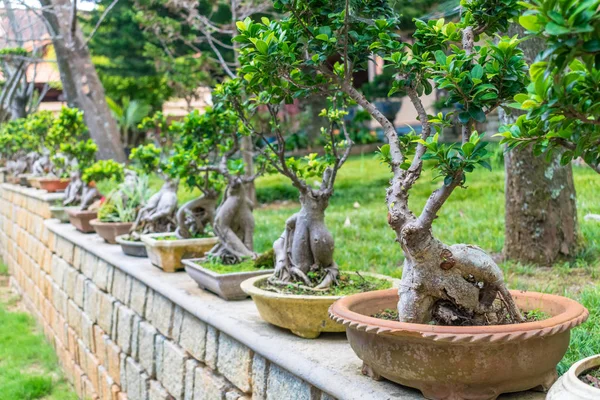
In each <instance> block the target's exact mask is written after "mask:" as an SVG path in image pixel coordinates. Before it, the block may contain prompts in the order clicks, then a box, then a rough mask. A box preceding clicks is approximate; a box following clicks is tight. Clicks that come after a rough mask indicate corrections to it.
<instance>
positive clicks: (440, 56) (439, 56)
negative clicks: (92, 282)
mask: <svg viewBox="0 0 600 400" xmlns="http://www.w3.org/2000/svg"><path fill="white" fill-rule="evenodd" d="M446 59H447V58H446V54H444V52H443V51H441V50H438V51H436V52H435V61H437V63H438V64H440V65H446Z"/></svg>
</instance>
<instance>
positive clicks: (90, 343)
mask: <svg viewBox="0 0 600 400" xmlns="http://www.w3.org/2000/svg"><path fill="white" fill-rule="evenodd" d="M81 340H83V343H85V345H86V346H87V348H88V349H90V351H91V352H93V353H95V352H96V342H95V340H94V322H93V321H92V320H91V319H90V317H88V316H87V314H86V313H81Z"/></svg>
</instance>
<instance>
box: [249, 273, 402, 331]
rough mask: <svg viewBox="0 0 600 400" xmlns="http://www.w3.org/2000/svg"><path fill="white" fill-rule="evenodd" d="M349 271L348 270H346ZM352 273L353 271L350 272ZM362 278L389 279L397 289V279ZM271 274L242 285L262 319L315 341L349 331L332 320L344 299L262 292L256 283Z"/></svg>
mask: <svg viewBox="0 0 600 400" xmlns="http://www.w3.org/2000/svg"><path fill="white" fill-rule="evenodd" d="M344 272H346V271H344ZM346 273H351V272H346ZM361 274H362V275H367V276H372V277H376V278H380V279H387V280H389V281H391V282H392V285H393V286H394V287H397V286H398V283H399V281H398V280H397V279H393V278H390V277H389V276H384V275H378V274H371V273H366V272H361ZM269 277H270V275H267V276H265V275H262V276H257V277H254V278H250V279H247V280H245V281H244V282H242V284H241V288H242V290H243V291H244V292H246V294H248V295H250V296H251V297H252V300H254V303H256V308H258V312H259V314H260V316H261V317H262V319H264V320H265V321H267V322H268V323H270V324H273V325H277V326H279V327H281V328H286V329H289V330H290V331H292V333H293V334H295V335H297V336H300V337H303V338H306V339H314V338H316V337H318V336H319V335H320V334H321V332H344V331H345V330H346V328H345V327H344V326H343V325H340V324H338V323H336V322H334V321H332V320H331V319H330V318H329V315H328V309H329V307H330V306H331V305H332V304H333V303H334V302H335V301H337V300H339V299H340V298H342V297H343V296H310V295H293V294H281V293H275V292H270V291H267V290H263V289H260V288H258V287H257V286H256V283H258V282H259V281H263V280H265V279H268V278H269Z"/></svg>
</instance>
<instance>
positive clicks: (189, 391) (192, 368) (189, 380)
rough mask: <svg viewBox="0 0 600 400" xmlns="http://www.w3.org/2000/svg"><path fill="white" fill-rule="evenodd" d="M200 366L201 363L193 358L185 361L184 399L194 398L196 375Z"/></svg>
mask: <svg viewBox="0 0 600 400" xmlns="http://www.w3.org/2000/svg"><path fill="white" fill-rule="evenodd" d="M198 366H200V363H199V362H198V361H196V360H194V359H193V358H189V359H188V360H186V362H185V379H184V382H183V386H184V392H183V399H184V400H194V375H195V372H196V368H198Z"/></svg>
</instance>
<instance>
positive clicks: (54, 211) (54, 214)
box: [50, 206, 69, 224]
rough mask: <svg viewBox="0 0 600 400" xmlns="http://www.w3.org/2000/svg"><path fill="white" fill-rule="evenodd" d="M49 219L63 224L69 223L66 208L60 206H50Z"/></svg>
mask: <svg viewBox="0 0 600 400" xmlns="http://www.w3.org/2000/svg"><path fill="white" fill-rule="evenodd" d="M50 218H53V219H57V220H59V221H60V222H62V223H63V224H65V223H67V222H69V214H67V208H66V207H62V206H50Z"/></svg>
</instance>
